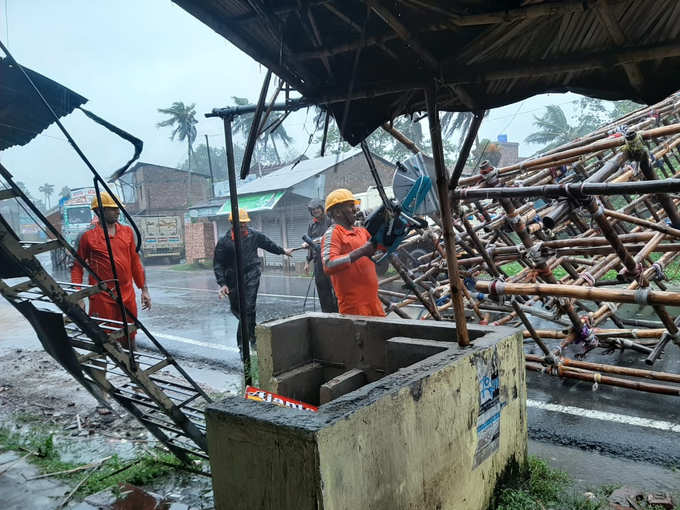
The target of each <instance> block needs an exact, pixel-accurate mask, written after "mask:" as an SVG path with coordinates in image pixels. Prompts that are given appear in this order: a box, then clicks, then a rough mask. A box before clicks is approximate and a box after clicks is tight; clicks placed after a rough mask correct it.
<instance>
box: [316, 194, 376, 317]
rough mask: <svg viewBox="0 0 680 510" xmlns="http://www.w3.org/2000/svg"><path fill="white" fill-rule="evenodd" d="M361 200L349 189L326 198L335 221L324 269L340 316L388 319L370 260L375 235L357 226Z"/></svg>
mask: <svg viewBox="0 0 680 510" xmlns="http://www.w3.org/2000/svg"><path fill="white" fill-rule="evenodd" d="M357 205H359V200H357V199H356V198H354V195H353V194H352V192H351V191H349V190H348V189H342V188H341V189H336V190H335V191H332V192H331V193H329V194H328V197H326V213H327V214H329V215H330V217H331V218H332V219H333V221H334V222H335V225H332V226H331V227H330V228H329V229H328V230H327V231H326V233H325V234H324V236H323V239H322V241H321V258H322V263H323V269H324V271H325V272H326V274H328V275H329V276H330V277H331V282H333V288H334V289H335V295H336V296H337V298H338V309H339V311H340V313H342V314H347V315H369V316H375V317H384V316H385V312H384V311H383V308H382V305H381V303H380V300H379V299H378V275H377V274H376V272H375V264H374V263H373V261H372V260H371V259H370V257H371V255H373V253H374V252H375V246H374V245H373V243H371V234H369V232H368V230H366V229H365V228H363V227H356V226H354V222H355V220H356V214H357V209H356V206H357Z"/></svg>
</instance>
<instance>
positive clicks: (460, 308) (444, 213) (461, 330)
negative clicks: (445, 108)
mask: <svg viewBox="0 0 680 510" xmlns="http://www.w3.org/2000/svg"><path fill="white" fill-rule="evenodd" d="M425 101H426V103H427V114H428V120H429V125H430V138H431V140H432V156H433V157H434V168H435V173H436V175H437V194H438V196H439V211H440V217H441V221H442V234H443V236H444V243H445V245H446V262H447V265H448V272H449V286H450V288H451V301H452V302H453V308H454V316H455V319H456V337H457V340H458V345H459V346H461V347H466V346H467V345H469V344H470V336H469V334H468V330H467V322H466V319H465V306H464V304H463V293H462V292H461V291H460V288H461V286H462V282H461V280H460V277H459V270H458V260H457V258H456V238H455V234H454V232H453V219H452V217H451V207H450V205H449V194H448V184H449V183H448V177H447V176H446V167H445V165H444V148H443V145H442V139H441V126H440V125H439V110H438V108H437V104H436V93H435V90H434V89H433V88H427V89H425ZM458 157H459V158H461V157H465V158H467V154H465V155H463V154H462V152H461V154H459V156H458Z"/></svg>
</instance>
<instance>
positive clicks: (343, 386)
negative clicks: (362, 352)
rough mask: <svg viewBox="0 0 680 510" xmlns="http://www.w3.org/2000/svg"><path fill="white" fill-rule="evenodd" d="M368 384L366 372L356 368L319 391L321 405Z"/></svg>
mask: <svg viewBox="0 0 680 510" xmlns="http://www.w3.org/2000/svg"><path fill="white" fill-rule="evenodd" d="M364 384H366V372H364V371H363V370H359V369H357V368H354V369H352V370H348V371H347V372H345V373H344V374H342V375H339V376H337V377H334V378H333V379H331V380H330V381H328V382H327V383H324V384H322V385H321V388H320V389H319V403H320V404H325V403H327V402H330V401H331V400H334V399H336V398H338V397H340V396H342V395H344V394H345V393H349V392H350V391H354V390H356V389H359V388H361V387H362V386H363V385H364Z"/></svg>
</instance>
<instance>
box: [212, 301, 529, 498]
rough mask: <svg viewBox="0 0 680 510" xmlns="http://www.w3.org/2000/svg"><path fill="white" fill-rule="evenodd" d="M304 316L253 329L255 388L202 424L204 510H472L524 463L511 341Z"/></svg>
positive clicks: (518, 339) (514, 340)
mask: <svg viewBox="0 0 680 510" xmlns="http://www.w3.org/2000/svg"><path fill="white" fill-rule="evenodd" d="M468 327H469V331H470V338H471V340H472V346H471V347H468V348H465V349H460V348H459V347H458V344H457V343H456V329H455V324H454V323H451V322H434V321H427V322H425V321H416V320H398V319H397V320H395V319H382V318H367V317H352V316H342V315H335V314H321V313H308V314H305V315H301V316H297V317H292V318H288V319H283V320H279V321H274V322H270V323H267V324H264V325H261V326H258V329H257V345H258V353H259V374H260V381H261V383H260V387H262V388H263V389H266V390H269V391H272V392H275V393H279V394H282V395H285V396H287V397H289V398H294V399H297V400H302V401H304V402H307V403H310V404H314V405H319V411H318V412H316V413H315V412H311V411H302V410H297V409H289V408H284V407H278V406H275V405H273V404H267V403H261V402H253V401H251V400H246V399H244V398H242V397H229V398H226V399H225V400H223V401H221V402H218V403H215V404H213V405H212V406H210V407H209V408H208V409H207V411H206V415H207V424H208V448H209V453H210V463H211V467H212V475H213V487H214V492H215V503H216V508H217V509H224V510H226V509H241V508H243V509H248V510H251V509H253V508H258V509H263V508H264V509H279V510H282V509H290V510H293V509H295V510H301V509H310V510H311V509H324V510H331V509H333V510H334V509H364V508H371V509H386V510H387V509H390V510H392V509H400V508H404V509H406V508H408V509H428V510H429V509H435V508H436V509H457V510H478V509H479V510H483V509H486V508H487V506H488V505H489V502H490V501H491V498H492V495H493V491H494V489H495V487H496V485H497V483H498V481H499V479H500V477H502V476H503V474H504V473H508V472H510V471H512V470H515V469H522V468H523V467H524V465H525V463H526V451H527V423H526V384H525V374H524V355H523V351H522V335H521V332H520V331H519V330H516V329H511V328H507V327H486V326H477V325H469V326H468Z"/></svg>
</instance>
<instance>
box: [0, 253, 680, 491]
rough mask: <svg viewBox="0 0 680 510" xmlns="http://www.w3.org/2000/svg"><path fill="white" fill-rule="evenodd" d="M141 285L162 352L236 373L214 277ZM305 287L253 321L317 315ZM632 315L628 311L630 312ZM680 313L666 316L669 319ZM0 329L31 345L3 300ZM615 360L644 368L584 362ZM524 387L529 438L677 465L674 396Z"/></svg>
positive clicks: (269, 297)
mask: <svg viewBox="0 0 680 510" xmlns="http://www.w3.org/2000/svg"><path fill="white" fill-rule="evenodd" d="M57 276H58V278H59V279H64V278H65V275H57ZM147 279H148V284H149V288H150V293H151V297H152V300H153V307H152V310H151V311H141V312H140V319H141V320H142V322H143V323H144V324H145V325H146V327H147V328H148V329H149V330H150V331H151V332H152V334H153V335H154V336H155V337H156V338H157V339H158V340H159V341H160V342H161V343H162V344H163V345H164V347H165V348H166V349H168V350H169V351H170V352H171V353H173V354H174V355H176V356H178V357H180V358H188V359H199V360H205V361H208V362H210V364H211V365H212V366H213V367H217V368H218V370H219V369H220V367H221V369H223V370H224V371H225V372H230V373H234V372H236V371H239V370H240V361H239V353H238V348H237V345H236V328H237V326H238V323H237V321H236V319H235V318H234V317H233V315H232V314H231V312H230V311H229V302H228V300H219V299H218V298H217V284H216V283H215V281H214V277H213V274H212V271H209V270H201V271H175V270H172V269H169V268H168V267H165V266H150V267H147ZM310 281H311V279H310V278H305V277H288V276H282V275H276V274H274V275H264V276H263V277H262V280H261V285H260V294H259V297H258V307H257V320H258V323H261V322H264V321H267V320H272V319H278V318H282V317H286V316H290V315H295V314H299V313H301V312H303V306H304V305H305V296H306V295H307V292H308V289H309V293H310V295H309V296H308V298H307V301H306V309H307V310H312V309H314V307H317V309H318V301H316V300H315V299H314V297H313V292H314V285H313V284H312V285H311V288H310V287H309V284H310ZM636 312H638V310H636V309H633V310H631V311H630V314H631V315H632V314H634V313H636ZM642 312H643V315H644V314H645V313H646V312H645V311H642ZM679 312H680V311H678V310H673V311H672V313H673V314H674V315H677V314H678V313H679ZM647 318H649V317H647ZM0 323H2V324H3V327H4V328H5V332H9V334H8V335H4V334H3V335H2V336H3V337H4V338H3V341H2V347H13V346H16V347H21V346H23V347H25V346H26V342H29V341H30V342H33V343H36V344H37V340H35V335H34V334H33V332H32V330H31V329H30V326H29V325H28V323H26V322H25V321H24V320H23V318H21V316H18V315H17V314H16V313H15V312H14V310H13V309H12V308H11V307H10V306H9V304H7V303H6V302H4V301H2V302H1V303H0ZM538 327H541V326H540V325H539V326H538ZM543 327H545V325H544V326H543ZM138 341H139V344H140V346H142V347H143V346H144V345H145V343H147V342H148V339H145V335H143V334H141V333H140V334H139V335H138ZM556 342H557V341H553V343H552V344H551V346H552V347H554V346H556V345H557V344H556ZM36 348H39V346H38V347H36ZM530 350H532V348H531V346H530V345H527V351H530ZM536 353H537V354H538V351H536ZM572 354H573V353H572ZM615 357H621V361H622V364H624V365H626V366H632V367H639V368H648V367H646V366H645V365H644V363H643V360H642V355H639V354H635V353H633V354H630V353H626V354H623V355H622V354H613V355H596V354H592V353H591V355H589V356H588V361H594V362H604V363H612V362H613V360H614V358H615ZM654 369H655V370H659V371H669V372H674V373H680V349H678V348H677V347H675V346H672V345H671V346H669V348H668V349H667V354H666V356H665V358H664V359H662V360H660V361H659V362H658V363H657V364H656V365H655V366H654ZM527 383H528V418H529V435H530V437H532V438H533V439H536V440H539V441H546V442H550V443H559V444H563V445H567V446H576V447H580V448H584V449H589V450H595V451H599V452H602V453H605V454H610V455H613V456H622V457H627V458H630V459H635V460H643V461H648V462H653V463H656V464H661V465H665V466H669V465H671V466H680V397H677V396H676V397H674V396H665V395H656V394H650V393H642V392H635V391H631V390H625V389H622V388H613V387H610V386H604V385H600V386H599V388H597V390H596V391H593V388H592V384H589V383H585V382H578V381H572V380H561V379H558V378H554V377H550V376H547V375H541V374H536V373H533V372H531V373H529V374H528V379H527ZM678 487H680V474H679V475H678Z"/></svg>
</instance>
